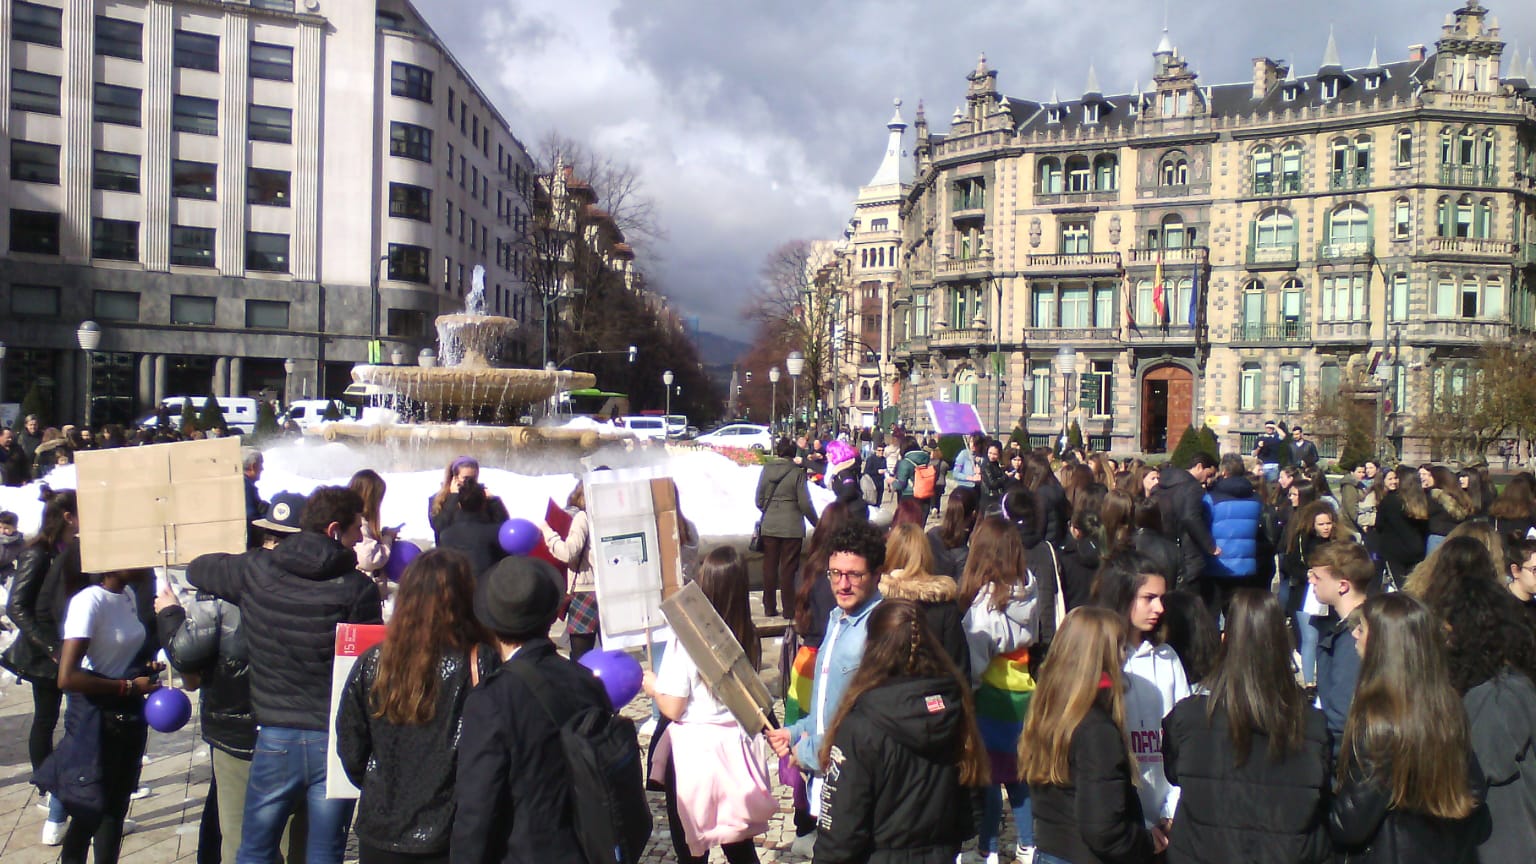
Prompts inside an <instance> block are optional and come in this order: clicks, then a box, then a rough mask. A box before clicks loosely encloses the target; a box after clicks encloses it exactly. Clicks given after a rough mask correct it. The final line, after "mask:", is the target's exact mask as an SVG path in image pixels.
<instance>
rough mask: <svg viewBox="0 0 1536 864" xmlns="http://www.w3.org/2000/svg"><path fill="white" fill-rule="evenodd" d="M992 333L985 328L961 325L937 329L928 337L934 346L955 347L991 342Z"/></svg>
mask: <svg viewBox="0 0 1536 864" xmlns="http://www.w3.org/2000/svg"><path fill="white" fill-rule="evenodd" d="M991 342H992V333H991V331H989V330H987V329H986V328H980V329H978V328H974V327H962V328H958V329H954V330H948V329H946V330H939V331H937V332H935V333H934V334H933V336H932V337H930V339H929V344H930V345H933V346H934V347H940V348H943V347H949V348H952V347H955V346H957V345H965V346H970V345H980V344H982V343H989V344H990V343H991Z"/></svg>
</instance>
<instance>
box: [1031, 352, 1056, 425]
mask: <svg viewBox="0 0 1536 864" xmlns="http://www.w3.org/2000/svg"><path fill="white" fill-rule="evenodd" d="M1029 380H1030V384H1031V386H1030V388H1029V413H1030V415H1031V416H1033V417H1046V416H1049V415H1050V413H1051V364H1050V363H1049V362H1041V361H1035V362H1033V363H1031V364H1030V368H1029Z"/></svg>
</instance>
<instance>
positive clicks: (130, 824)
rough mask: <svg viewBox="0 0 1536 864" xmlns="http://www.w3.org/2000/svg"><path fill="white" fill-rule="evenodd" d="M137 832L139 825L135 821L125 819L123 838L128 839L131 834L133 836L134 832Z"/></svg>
mask: <svg viewBox="0 0 1536 864" xmlns="http://www.w3.org/2000/svg"><path fill="white" fill-rule="evenodd" d="M137 830H139V823H137V822H135V821H133V820H132V819H124V820H123V836H124V837H127V836H128V835H129V834H132V833H133V832H135V831H137Z"/></svg>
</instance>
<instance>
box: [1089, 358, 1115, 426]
mask: <svg viewBox="0 0 1536 864" xmlns="http://www.w3.org/2000/svg"><path fill="white" fill-rule="evenodd" d="M1088 377H1089V378H1094V379H1097V380H1098V382H1099V395H1098V398H1096V399H1094V401H1093V404H1092V405H1091V406H1090V409H1089V410H1091V411H1092V412H1093V416H1095V417H1108V416H1110V415H1111V414H1114V413H1115V361H1113V360H1094V361H1093V362H1092V363H1090V364H1089V369H1088Z"/></svg>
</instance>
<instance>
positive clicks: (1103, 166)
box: [1093, 153, 1120, 192]
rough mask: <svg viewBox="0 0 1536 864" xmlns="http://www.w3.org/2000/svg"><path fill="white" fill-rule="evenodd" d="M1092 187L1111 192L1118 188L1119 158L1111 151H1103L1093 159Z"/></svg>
mask: <svg viewBox="0 0 1536 864" xmlns="http://www.w3.org/2000/svg"><path fill="white" fill-rule="evenodd" d="M1093 188H1095V189H1097V190H1098V191H1100V192H1113V191H1115V190H1116V189H1119V188H1120V160H1119V159H1117V158H1116V157H1115V156H1114V155H1113V154H1111V153H1103V154H1100V155H1099V156H1096V157H1094V159H1093Z"/></svg>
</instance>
